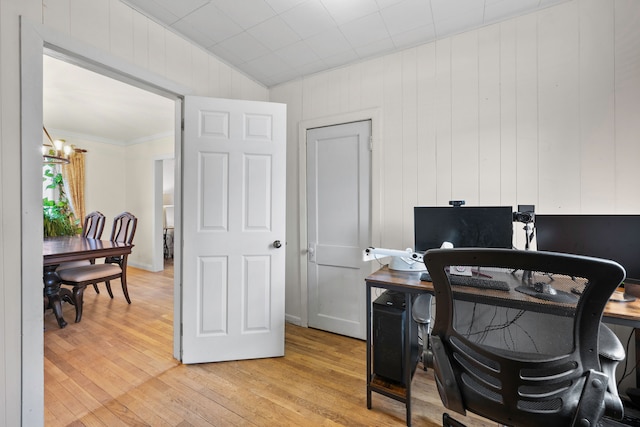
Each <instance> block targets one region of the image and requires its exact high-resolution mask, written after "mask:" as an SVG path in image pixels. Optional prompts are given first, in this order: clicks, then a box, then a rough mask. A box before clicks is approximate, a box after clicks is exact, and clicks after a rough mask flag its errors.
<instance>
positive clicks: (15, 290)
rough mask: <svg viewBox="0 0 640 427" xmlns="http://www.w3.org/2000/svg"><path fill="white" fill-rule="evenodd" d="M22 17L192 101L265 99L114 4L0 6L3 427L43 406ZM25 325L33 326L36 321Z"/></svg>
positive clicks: (26, 1)
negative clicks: (24, 306)
mask: <svg viewBox="0 0 640 427" xmlns="http://www.w3.org/2000/svg"><path fill="white" fill-rule="evenodd" d="M20 16H22V17H23V18H24V19H26V20H27V21H29V22H32V23H35V24H38V23H41V24H43V25H44V26H45V27H47V28H50V29H53V30H55V31H58V32H60V33H62V34H63V35H65V36H67V37H69V38H71V39H73V40H76V41H77V42H78V43H79V45H82V46H84V45H88V46H92V47H94V48H97V49H100V50H101V51H102V52H104V53H106V54H109V55H113V56H115V57H117V58H120V59H122V60H124V61H128V62H129V63H131V64H134V65H136V66H138V67H141V68H142V69H145V70H148V71H149V72H152V73H155V74H156V75H159V76H161V77H164V78H166V79H169V80H171V81H173V82H175V83H177V84H180V85H182V86H184V87H186V88H189V89H191V91H192V92H191V94H193V95H200V96H212V97H224V98H237V99H250V100H258V101H266V100H268V97H269V91H268V90H267V89H266V88H265V87H263V86H261V85H260V84H257V83H255V82H254V81H252V80H251V79H249V78H247V77H246V76H244V75H243V74H241V73H239V72H237V71H235V70H233V69H232V68H230V67H229V66H227V65H226V64H224V63H222V62H221V61H219V60H218V59H217V58H215V57H213V56H212V55H209V54H208V53H207V52H206V51H204V50H202V49H200V48H198V47H195V46H193V45H191V44H190V43H188V42H186V41H185V40H183V39H182V38H180V37H178V36H176V35H175V34H173V33H171V32H169V31H167V30H165V29H164V28H163V27H161V26H159V25H158V24H156V23H154V22H153V21H151V20H149V19H147V18H145V17H143V16H142V15H140V14H139V13H137V12H135V11H133V10H132V9H130V8H129V7H127V6H125V5H124V4H123V3H121V2H120V1H119V0H55V1H53V0H3V1H1V2H0V64H1V65H0V194H1V199H0V312H2V314H3V315H2V316H0V426H18V425H21V424H22V425H39V424H42V420H43V419H42V407H41V406H42V405H40V404H38V401H39V400H41V399H42V378H43V373H42V371H41V369H42V366H31V365H30V366H27V367H25V369H24V370H23V367H22V365H21V361H22V358H23V354H22V353H23V349H28V352H29V353H30V356H29V358H30V360H32V361H33V360H37V359H38V358H40V360H42V359H41V357H42V355H41V354H40V355H34V354H32V353H33V349H36V350H35V351H38V349H39V348H41V347H42V346H38V345H33V343H25V342H23V341H22V334H23V331H22V328H24V327H25V326H24V324H23V325H21V324H20V319H21V317H22V313H21V303H20V302H21V295H22V292H23V287H24V284H23V283H22V280H21V278H22V275H23V271H22V269H21V268H22V261H23V260H22V259H21V250H20V248H21V232H22V231H21V230H22V228H23V227H24V228H28V227H29V226H30V225H29V224H23V223H22V222H21V218H22V216H23V215H26V217H27V218H36V217H37V216H38V215H39V216H41V212H24V211H23V210H22V208H21V193H22V192H21V162H20V159H21V128H20V125H21V117H20V112H21V109H20V105H21V102H20V87H21V86H20ZM34 84H35V83H34ZM39 134H40V132H37V133H36V132H34V135H39ZM33 155H34V156H38V155H39V154H38V153H36V152H34V153H33ZM29 185H30V186H33V187H34V188H33V192H34V194H37V193H38V192H39V191H40V188H39V186H40V185H41V183H40V182H39V181H38V180H33V181H32V182H29ZM27 191H29V189H27ZM91 206H93V205H89V206H88V208H89V209H91ZM35 222H37V220H35ZM39 224H40V225H39V226H40V227H41V223H39ZM32 228H33V227H32ZM25 262H26V263H27V264H29V261H28V260H26V261H25ZM32 264H33V265H27V267H25V268H28V269H30V270H34V269H39V268H41V267H40V261H38V260H37V258H34V259H33V261H32ZM28 322H29V325H34V324H37V323H38V319H29V321H28ZM29 328H32V327H31V326H30V327H29ZM28 336H29V335H28V333H27V337H28ZM25 351H27V350H25ZM39 365H41V363H40V364H39ZM26 372H29V375H26V374H25V373H26ZM23 374H25V375H24V378H25V380H24V383H23ZM38 378H40V380H38ZM25 396H29V398H28V399H27V398H25ZM23 398H24V399H23ZM24 402H27V403H25V404H24V408H23V403H24ZM34 403H35V404H34Z"/></svg>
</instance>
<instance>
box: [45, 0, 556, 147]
mask: <svg viewBox="0 0 640 427" xmlns="http://www.w3.org/2000/svg"><path fill="white" fill-rule="evenodd" d="M121 1H122V2H123V3H125V4H128V5H130V6H131V7H133V8H135V9H136V10H139V11H140V12H141V13H143V14H144V15H146V16H149V17H150V18H151V19H154V20H156V21H157V22H159V23H161V24H162V25H165V26H167V27H168V28H170V29H171V30H173V31H175V32H176V33H179V34H182V35H183V36H184V37H185V38H187V39H189V40H191V41H192V42H194V43H196V44H199V45H200V46H202V47H203V48H204V49H206V50H208V51H210V52H212V53H213V54H215V55H216V56H218V57H219V58H221V59H222V60H224V61H226V62H227V63H229V64H231V65H232V66H234V67H235V68H237V69H239V70H241V71H242V72H244V73H245V74H246V75H248V76H250V77H251V78H253V79H254V80H256V81H258V82H261V83H262V84H264V85H265V86H267V87H270V86H273V85H276V84H279V83H282V82H285V81H289V80H293V79H296V78H299V77H301V76H305V75H309V74H313V73H316V72H320V71H323V70H327V69H331V68H335V67H339V66H342V65H346V64H349V63H353V62H357V61H361V60H363V59H365V58H370V57H374V56H377V55H383V54H387V53H390V52H394V51H398V50H402V49H406V48H408V47H411V46H415V45H419V44H423V43H427V42H431V41H433V40H436V39H438V38H442V37H446V36H450V35H452V34H456V33H460V32H464V31H467V30H470V29H473V28H477V27H481V26H483V25H488V24H490V23H494V22H498V21H500V20H504V19H507V18H510V17H514V16H518V15H522V14H526V13H530V12H533V11H535V10H538V9H542V8H545V7H549V6H552V5H555V4H558V3H562V2H565V1H568V0H121ZM43 92H44V100H43V102H44V124H45V126H46V127H47V128H48V129H49V130H50V131H51V132H50V133H52V137H54V138H56V137H62V136H64V135H69V134H70V135H77V136H90V137H91V138H92V139H94V140H98V141H103V142H111V143H116V144H127V143H135V142H138V141H142V140H145V139H148V138H151V137H154V136H158V135H166V134H168V133H171V132H173V127H174V114H175V113H174V111H175V110H174V106H173V101H170V100H168V99H166V98H164V97H161V96H158V95H155V94H152V93H150V92H147V91H144V90H142V89H138V88H135V87H133V86H130V85H128V84H125V83H121V82H118V81H116V80H113V79H111V78H109V77H105V76H102V75H99V74H96V73H94V72H91V71H88V70H85V69H83V68H80V67H77V66H74V65H71V64H68V63H66V62H64V61H61V60H57V59H54V58H51V57H48V56H45V62H44V91H43ZM59 134H64V135H59Z"/></svg>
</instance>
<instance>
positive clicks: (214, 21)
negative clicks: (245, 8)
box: [174, 3, 243, 47]
mask: <svg viewBox="0 0 640 427" xmlns="http://www.w3.org/2000/svg"><path fill="white" fill-rule="evenodd" d="M174 27H176V29H178V30H184V31H189V32H195V31H196V30H197V31H198V32H200V33H202V34H204V35H206V36H207V39H209V40H211V42H212V43H209V44H207V45H205V47H209V46H211V45H212V44H213V43H219V42H221V41H223V40H225V39H228V38H230V37H233V36H235V35H238V34H240V33H241V32H242V31H243V30H242V27H240V26H239V25H238V24H236V23H235V22H233V21H232V20H231V19H229V17H228V16H227V15H225V14H224V13H223V12H222V11H221V10H220V9H218V8H217V7H215V6H214V5H213V4H211V3H209V4H207V5H206V6H204V7H201V8H200V9H198V10H197V11H196V12H194V13H191V14H189V15H187V16H186V17H184V19H182V20H180V21H179V22H177V23H176V24H175V25H174ZM185 34H187V33H186V32H185ZM187 35H188V34H187Z"/></svg>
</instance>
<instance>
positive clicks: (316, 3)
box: [280, 0, 336, 39]
mask: <svg viewBox="0 0 640 427" xmlns="http://www.w3.org/2000/svg"><path fill="white" fill-rule="evenodd" d="M280 16H281V17H282V19H283V20H284V21H285V22H286V23H287V24H288V25H289V26H290V27H291V28H292V29H293V30H294V31H295V32H296V33H297V34H298V35H299V36H300V38H302V39H306V38H308V37H311V36H313V35H316V34H318V33H320V32H322V31H325V30H327V29H329V28H333V27H335V26H336V23H335V21H334V20H333V19H332V18H331V16H330V15H329V13H328V12H327V10H326V9H325V8H324V6H322V3H320V0H307V1H306V2H304V3H302V4H300V5H298V6H296V7H294V8H293V9H289V10H287V11H286V12H284V13H282V15H280Z"/></svg>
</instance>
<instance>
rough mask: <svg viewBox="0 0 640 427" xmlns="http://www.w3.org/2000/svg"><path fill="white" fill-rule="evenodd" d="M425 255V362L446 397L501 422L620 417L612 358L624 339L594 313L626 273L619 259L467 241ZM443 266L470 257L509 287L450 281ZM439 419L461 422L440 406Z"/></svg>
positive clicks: (478, 270)
mask: <svg viewBox="0 0 640 427" xmlns="http://www.w3.org/2000/svg"><path fill="white" fill-rule="evenodd" d="M424 261H425V264H426V265H427V268H428V270H429V273H430V274H431V277H432V279H433V285H434V288H435V300H436V316H435V322H434V326H433V331H432V333H431V337H430V338H431V347H432V352H433V355H432V357H433V365H432V367H433V369H434V372H435V379H436V384H437V387H438V392H439V393H440V397H441V400H442V402H443V404H444V406H445V407H447V408H449V409H450V410H452V411H455V412H458V413H460V414H462V415H466V411H467V410H468V411H470V412H473V413H476V414H478V415H481V416H482V417H485V418H488V419H491V420H493V421H496V422H498V423H500V424H503V425H510V426H545V427H552V426H595V425H597V423H598V422H600V421H601V419H602V417H603V416H604V415H606V416H608V417H611V418H615V419H621V418H622V416H623V406H622V402H621V400H620V398H619V397H618V392H617V387H616V382H615V368H616V366H617V364H618V362H619V361H621V360H623V359H624V357H625V353H624V348H623V347H622V345H621V343H620V341H619V340H618V339H617V337H616V336H615V335H614V334H613V332H611V330H610V329H609V328H607V327H606V326H605V325H603V324H602V323H601V318H602V312H603V310H604V307H605V305H606V304H607V301H608V299H609V297H610V296H611V294H612V293H613V292H614V291H615V289H616V287H617V286H618V285H619V284H620V283H621V282H622V280H623V279H624V277H625V271H624V269H623V268H622V267H621V266H620V265H619V264H617V263H615V262H613V261H608V260H602V259H596V258H588V257H583V256H577V255H569V254H558V253H551V252H533V251H520V250H507V249H476V248H460V249H435V250H430V251H428V252H427V253H426V254H425V256H424ZM450 266H471V267H472V271H474V272H475V274H476V275H478V276H480V277H484V278H487V279H490V280H498V279H500V280H503V281H506V282H507V283H508V284H509V285H510V287H511V290H510V291H500V290H488V289H477V288H467V287H460V286H455V287H452V286H451V285H450V283H449V279H448V271H449V267H450ZM554 291H555V294H554ZM578 294H580V295H578ZM443 425H445V426H460V425H462V424H461V423H459V422H458V421H455V420H453V419H452V418H451V417H450V416H449V415H448V414H445V415H444V416H443Z"/></svg>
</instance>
